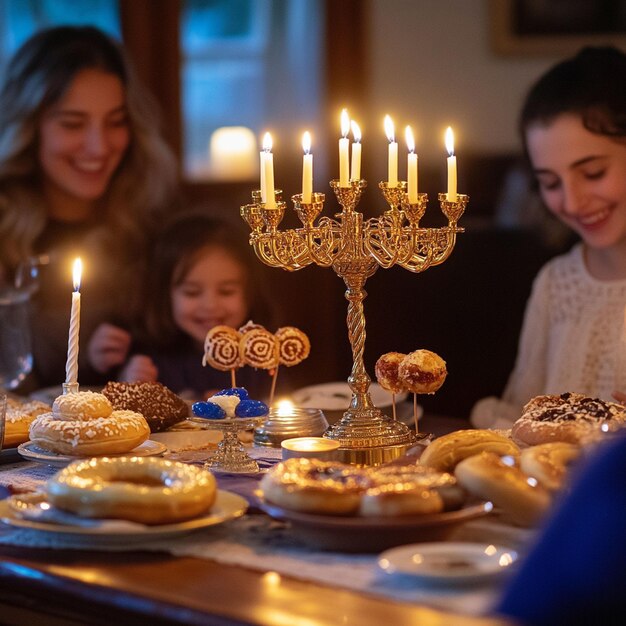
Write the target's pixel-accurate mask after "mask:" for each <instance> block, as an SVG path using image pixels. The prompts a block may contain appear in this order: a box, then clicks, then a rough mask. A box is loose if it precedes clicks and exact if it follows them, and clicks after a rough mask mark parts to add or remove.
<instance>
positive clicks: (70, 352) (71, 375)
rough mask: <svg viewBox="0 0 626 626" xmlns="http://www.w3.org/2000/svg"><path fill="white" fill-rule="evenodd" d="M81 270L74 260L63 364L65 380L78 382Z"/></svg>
mask: <svg viewBox="0 0 626 626" xmlns="http://www.w3.org/2000/svg"><path fill="white" fill-rule="evenodd" d="M82 271H83V267H82V263H81V260H80V259H76V260H75V261H74V271H73V279H74V280H73V282H74V291H73V292H72V310H71V314H70V332H69V337H68V341H67V362H66V364H65V382H66V383H76V382H78V339H79V334H80V279H81V274H82Z"/></svg>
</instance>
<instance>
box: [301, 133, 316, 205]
mask: <svg viewBox="0 0 626 626" xmlns="http://www.w3.org/2000/svg"><path fill="white" fill-rule="evenodd" d="M302 149H303V150H304V156H303V157H302V202H303V203H304V204H310V203H311V194H312V192H313V155H312V154H310V152H311V133H310V132H309V131H308V130H307V131H306V132H305V133H304V135H302Z"/></svg>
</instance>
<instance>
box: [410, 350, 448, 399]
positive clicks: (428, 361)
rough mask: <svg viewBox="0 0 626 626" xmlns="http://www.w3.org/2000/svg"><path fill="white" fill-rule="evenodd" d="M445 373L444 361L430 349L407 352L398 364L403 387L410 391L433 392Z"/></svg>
mask: <svg viewBox="0 0 626 626" xmlns="http://www.w3.org/2000/svg"><path fill="white" fill-rule="evenodd" d="M447 375H448V371H447V370H446V362H445V361H444V360H443V359H442V358H441V357H440V356H439V355H438V354H435V353H434V352H431V351H430V350H415V351H414V352H409V354H407V355H406V356H405V357H404V358H403V359H402V361H400V365H399V366H398V377H399V379H400V380H401V381H402V385H403V387H404V388H405V389H407V390H408V391H411V392H412V393H435V391H437V389H439V387H441V385H443V383H444V381H445V379H446V376H447Z"/></svg>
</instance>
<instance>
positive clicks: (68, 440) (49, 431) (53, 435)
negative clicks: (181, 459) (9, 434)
mask: <svg viewBox="0 0 626 626" xmlns="http://www.w3.org/2000/svg"><path fill="white" fill-rule="evenodd" d="M29 435H30V440H31V441H32V442H33V443H34V444H35V445H37V446H39V447H40V448H43V449H44V450H49V451H51V452H57V453H59V454H67V455H71V456H95V455H106V454H124V453H126V452H130V451H131V450H133V449H134V448H136V447H137V446H138V445H140V444H142V443H143V442H144V441H145V440H146V439H147V438H148V436H149V435H150V428H149V427H148V423H147V422H146V420H145V419H144V417H143V415H140V414H139V413H135V412H133V411H113V412H112V413H111V414H110V415H109V416H108V417H96V418H93V419H68V420H64V419H60V418H59V417H58V416H56V415H54V413H42V414H41V415H39V416H38V417H36V418H35V419H34V420H33V422H32V424H31V425H30V431H29Z"/></svg>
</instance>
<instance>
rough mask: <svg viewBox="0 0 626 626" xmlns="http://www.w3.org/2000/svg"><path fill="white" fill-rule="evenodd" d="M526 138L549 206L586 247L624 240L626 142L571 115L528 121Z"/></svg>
mask: <svg viewBox="0 0 626 626" xmlns="http://www.w3.org/2000/svg"><path fill="white" fill-rule="evenodd" d="M526 143H527V146H528V152H529V155H530V160H531V162H532V166H533V171H534V173H535V177H536V179H537V182H538V183H539V190H540V191H541V196H542V198H543V200H544V202H545V204H546V206H547V207H548V209H550V211H551V212H552V213H554V215H556V216H557V217H558V218H559V219H560V220H561V221H562V222H564V223H565V224H566V225H568V226H569V227H571V228H572V229H573V230H575V231H576V232H577V233H578V234H579V235H580V236H581V237H582V239H583V240H584V241H585V242H586V243H587V244H588V245H589V246H590V247H591V248H610V247H612V246H615V245H617V244H620V243H625V242H626V145H625V144H623V143H618V142H617V141H614V140H612V139H609V138H608V137H606V136H604V135H598V134H596V133H592V132H590V131H588V130H587V129H586V128H585V127H584V126H583V124H582V121H581V118H580V117H579V116H578V115H574V114H566V115H560V116H559V117H557V118H556V119H555V120H554V121H553V122H551V123H550V124H548V125H539V124H534V125H532V126H530V128H529V129H528V130H527V131H526Z"/></svg>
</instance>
